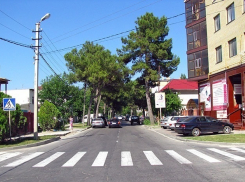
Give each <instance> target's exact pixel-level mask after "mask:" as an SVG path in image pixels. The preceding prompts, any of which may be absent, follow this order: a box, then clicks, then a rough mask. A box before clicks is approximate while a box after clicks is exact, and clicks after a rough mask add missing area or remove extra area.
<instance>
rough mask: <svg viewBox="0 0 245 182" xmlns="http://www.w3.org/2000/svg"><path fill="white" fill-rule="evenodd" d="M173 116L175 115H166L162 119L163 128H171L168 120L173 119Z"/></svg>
mask: <svg viewBox="0 0 245 182" xmlns="http://www.w3.org/2000/svg"><path fill="white" fill-rule="evenodd" d="M172 117H173V116H166V117H165V118H164V119H161V121H160V126H161V127H162V128H163V129H167V128H169V124H168V122H169V121H170V120H171V119H172Z"/></svg>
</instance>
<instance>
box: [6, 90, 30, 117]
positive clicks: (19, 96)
mask: <svg viewBox="0 0 245 182" xmlns="http://www.w3.org/2000/svg"><path fill="white" fill-rule="evenodd" d="M8 95H10V96H11V97H12V98H15V101H16V103H17V104H20V106H21V109H22V110H24V111H27V112H31V113H33V112H34V90H33V89H20V90H8Z"/></svg>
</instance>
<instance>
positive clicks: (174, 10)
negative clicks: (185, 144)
mask: <svg viewBox="0 0 245 182" xmlns="http://www.w3.org/2000/svg"><path fill="white" fill-rule="evenodd" d="M184 5H185V4H184V1H183V0H171V1H170V0H69V1H68V0H21V1H20V0H7V1H6V0H0V78H6V79H9V80H10V81H9V84H8V86H7V88H8V90H15V89H33V88H34V59H33V57H34V56H35V54H34V51H33V50H32V49H31V48H28V46H31V45H35V41H34V40H32V38H35V36H36V35H35V33H34V32H32V30H35V24H36V23H37V22H39V21H40V19H41V18H42V17H43V16H44V15H45V14H47V13H50V14H51V16H50V18H49V19H46V20H44V21H42V22H41V25H40V27H41V29H42V32H41V33H40V35H41V36H42V39H41V41H40V43H41V44H42V47H41V48H40V50H39V51H40V53H41V54H42V55H43V57H44V59H45V60H46V61H47V63H45V61H44V60H43V59H42V58H41V57H40V60H39V74H38V75H39V76H38V80H39V81H38V82H39V85H41V82H42V80H43V79H45V78H46V77H48V76H50V75H54V72H55V73H56V74H62V73H63V72H66V73H68V70H67V67H66V61H65V59H64V55H65V54H66V53H68V52H70V51H71V50H72V49H73V48H77V49H78V50H79V49H81V47H82V44H83V43H85V42H86V41H94V43H97V44H99V45H102V46H104V47H105V49H108V50H110V51H111V53H112V54H116V49H120V48H122V43H121V37H127V36H128V35H129V31H130V30H132V29H134V28H135V26H136V24H135V21H136V20H137V18H138V17H140V16H143V15H144V14H145V13H146V12H150V13H153V14H154V16H157V17H159V18H161V17H162V16H165V17H167V18H168V26H169V29H170V30H169V34H168V37H167V38H172V40H173V48H172V52H173V53H174V54H175V55H177V56H179V57H180V64H179V66H178V69H177V71H175V72H174V73H173V74H172V75H171V76H170V78H172V79H174V78H176V79H178V78H180V75H181V74H185V75H186V76H187V75H188V74H187V61H186V60H187V56H186V50H187V48H186V31H185V15H184V12H185V9H184ZM177 15H178V16H177ZM3 39H4V40H3ZM5 40H7V41H5ZM10 42H11V43H10ZM21 45H22V46H21ZM50 67H51V68H52V69H51V68H50ZM52 70H53V71H54V72H53V71H52ZM77 86H79V87H81V85H79V84H78V85H77ZM4 89H5V86H3V85H2V91H4Z"/></svg>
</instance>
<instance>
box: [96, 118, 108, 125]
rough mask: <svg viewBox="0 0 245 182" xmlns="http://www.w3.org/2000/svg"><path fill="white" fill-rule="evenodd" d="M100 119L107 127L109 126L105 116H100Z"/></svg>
mask: <svg viewBox="0 0 245 182" xmlns="http://www.w3.org/2000/svg"><path fill="white" fill-rule="evenodd" d="M98 118H102V119H103V121H104V123H105V126H107V119H106V118H105V117H104V116H98Z"/></svg>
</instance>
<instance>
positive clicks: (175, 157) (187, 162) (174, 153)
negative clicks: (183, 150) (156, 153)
mask: <svg viewBox="0 0 245 182" xmlns="http://www.w3.org/2000/svg"><path fill="white" fill-rule="evenodd" d="M165 151H166V152H167V153H168V154H169V155H170V156H172V157H173V158H174V159H175V160H177V161H178V162H179V163H180V164H191V162H190V161H189V160H187V159H186V158H184V157H182V156H181V155H179V154H178V153H177V152H175V151H173V150H165Z"/></svg>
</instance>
